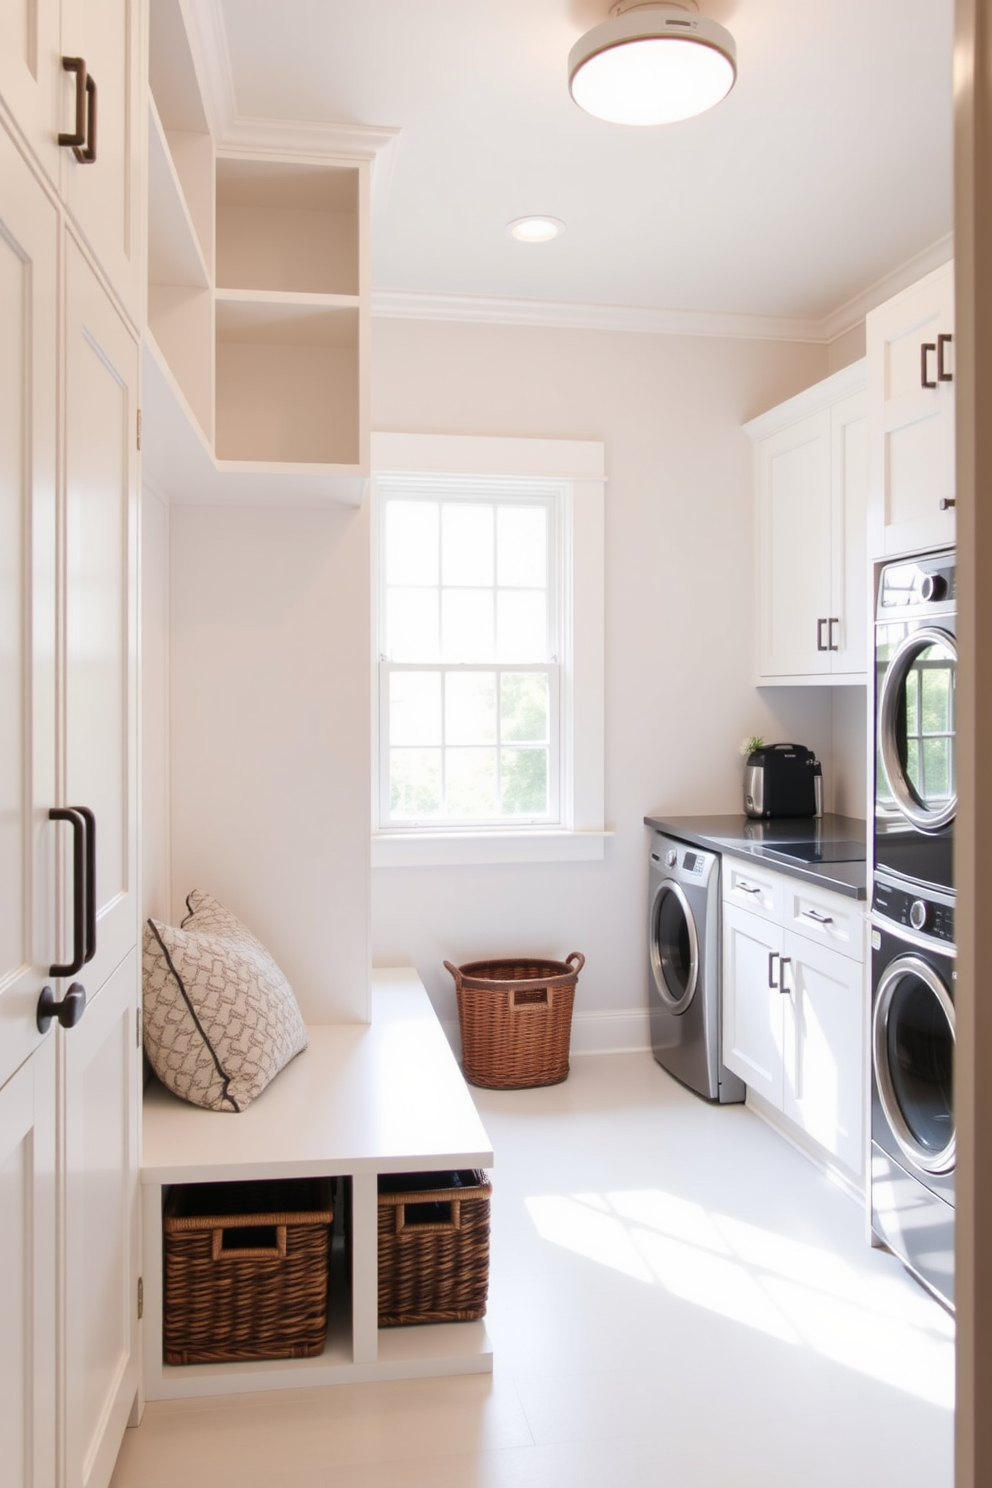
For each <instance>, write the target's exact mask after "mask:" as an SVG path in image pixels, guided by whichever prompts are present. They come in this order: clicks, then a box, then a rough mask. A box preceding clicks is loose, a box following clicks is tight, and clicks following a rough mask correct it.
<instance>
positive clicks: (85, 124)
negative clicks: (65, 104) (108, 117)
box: [59, 57, 96, 165]
mask: <svg viewBox="0 0 992 1488" xmlns="http://www.w3.org/2000/svg"><path fill="white" fill-rule="evenodd" d="M62 70H63V72H74V73H75V74H76V128H75V130H74V131H73V133H72V134H66V133H62V134H60V135H59V144H60V145H65V146H67V147H68V148H69V149H71V150H72V153H73V154H74V155H75V157H76V159H77V160H78V161H79V162H80V164H81V165H92V164H93V162H94V161H95V160H96V82H95V80H94V79H93V78H92V77H91V76H90V74H89V73H88V72H87V70H86V58H85V57H63V58H62Z"/></svg>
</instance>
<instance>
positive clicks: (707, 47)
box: [568, 0, 737, 124]
mask: <svg viewBox="0 0 992 1488" xmlns="http://www.w3.org/2000/svg"><path fill="white" fill-rule="evenodd" d="M736 77H737V48H736V47H735V45H734V38H733V37H732V36H731V34H730V32H729V31H726V30H725V29H724V28H723V26H719V25H717V23H716V21H710V20H707V18H706V17H705V16H701V15H699V14H698V13H697V11H696V6H695V0H689V3H688V4H667V5H657V4H647V5H645V4H643V3H640V0H619V3H618V4H616V5H614V6H613V8H612V10H611V11H610V18H609V20H608V21H604V22H603V23H602V25H600V26H595V27H594V28H593V29H592V31H587V32H586V34H585V36H583V37H581V39H580V40H579V41H577V42H576V43H575V45H574V46H573V48H572V50H571V51H570V52H569V54H568V88H569V92H570V93H571V95H572V97H573V98H574V99H575V102H576V103H577V104H578V105H579V107H580V108H582V109H585V111H586V113H587V114H594V115H595V117H596V118H597V119H606V120H608V121H609V122H610V123H611V124H673V123H674V122H675V121H676V120H677V119H691V118H692V117H693V115H694V114H702V113H704V112H705V111H706V109H708V108H712V107H713V105H714V104H715V103H719V102H720V100H721V98H726V96H727V94H728V93H729V92H730V90H731V88H732V87H733V86H734V81H735V79H736Z"/></svg>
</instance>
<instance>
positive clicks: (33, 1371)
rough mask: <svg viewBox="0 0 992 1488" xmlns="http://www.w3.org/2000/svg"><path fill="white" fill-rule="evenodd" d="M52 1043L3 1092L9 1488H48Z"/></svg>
mask: <svg viewBox="0 0 992 1488" xmlns="http://www.w3.org/2000/svg"><path fill="white" fill-rule="evenodd" d="M56 1264H57V1261H56V1251H55V1040H54V1038H48V1039H46V1040H45V1042H44V1043H43V1044H42V1045H41V1047H40V1048H39V1049H38V1051H37V1053H36V1054H33V1055H32V1056H31V1058H30V1059H27V1060H25V1062H24V1063H23V1064H22V1065H21V1066H20V1068H19V1069H18V1070H17V1072H16V1073H15V1074H13V1075H11V1077H10V1079H9V1080H7V1082H6V1083H5V1084H4V1085H2V1086H0V1320H2V1326H0V1444H2V1447H0V1450H2V1454H3V1482H4V1483H5V1484H9V1485H10V1488H52V1484H53V1483H54V1482H55V1433H54V1431H53V1429H52V1413H53V1407H52V1402H53V1401H54V1400H55V1399H56V1367H55V1286H54V1284H53V1279H54V1277H55V1272H56Z"/></svg>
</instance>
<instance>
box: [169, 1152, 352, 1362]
mask: <svg viewBox="0 0 992 1488" xmlns="http://www.w3.org/2000/svg"><path fill="white" fill-rule="evenodd" d="M333 1217H334V1215H333V1209H332V1206H331V1198H330V1184H329V1183H328V1182H327V1181H326V1180H325V1179H279V1180H274V1181H271V1182H263V1181H258V1182H238V1183H195V1184H177V1185H176V1186H175V1187H174V1188H173V1189H172V1191H171V1193H170V1194H169V1198H168V1202H167V1204H166V1207H165V1214H164V1219H163V1227H164V1231H165V1233H164V1237H163V1239H164V1272H165V1276H164V1298H163V1320H162V1341H163V1355H164V1358H165V1362H166V1363H167V1364H214V1363H221V1362H226V1361H227V1360H230V1359H301V1358H308V1357H311V1356H313V1355H315V1354H320V1353H322V1352H323V1350H324V1339H325V1335H326V1333H327V1295H328V1273H329V1264H330V1254H331V1222H332V1220H333Z"/></svg>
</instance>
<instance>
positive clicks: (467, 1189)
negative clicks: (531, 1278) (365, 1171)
mask: <svg viewBox="0 0 992 1488" xmlns="http://www.w3.org/2000/svg"><path fill="white" fill-rule="evenodd" d="M491 1194H492V1187H491V1185H490V1183H489V1181H488V1179H487V1178H486V1175H485V1173H482V1172H480V1171H479V1170H478V1169H475V1168H471V1169H464V1170H463V1171H461V1172H455V1173H395V1174H391V1175H388V1176H380V1178H379V1327H380V1328H395V1327H399V1326H402V1325H404V1324H406V1323H462V1322H470V1321H472V1320H473V1319H475V1318H481V1317H482V1316H483V1314H484V1313H485V1310H486V1301H487V1298H488V1295H489V1199H490V1195H491Z"/></svg>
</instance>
